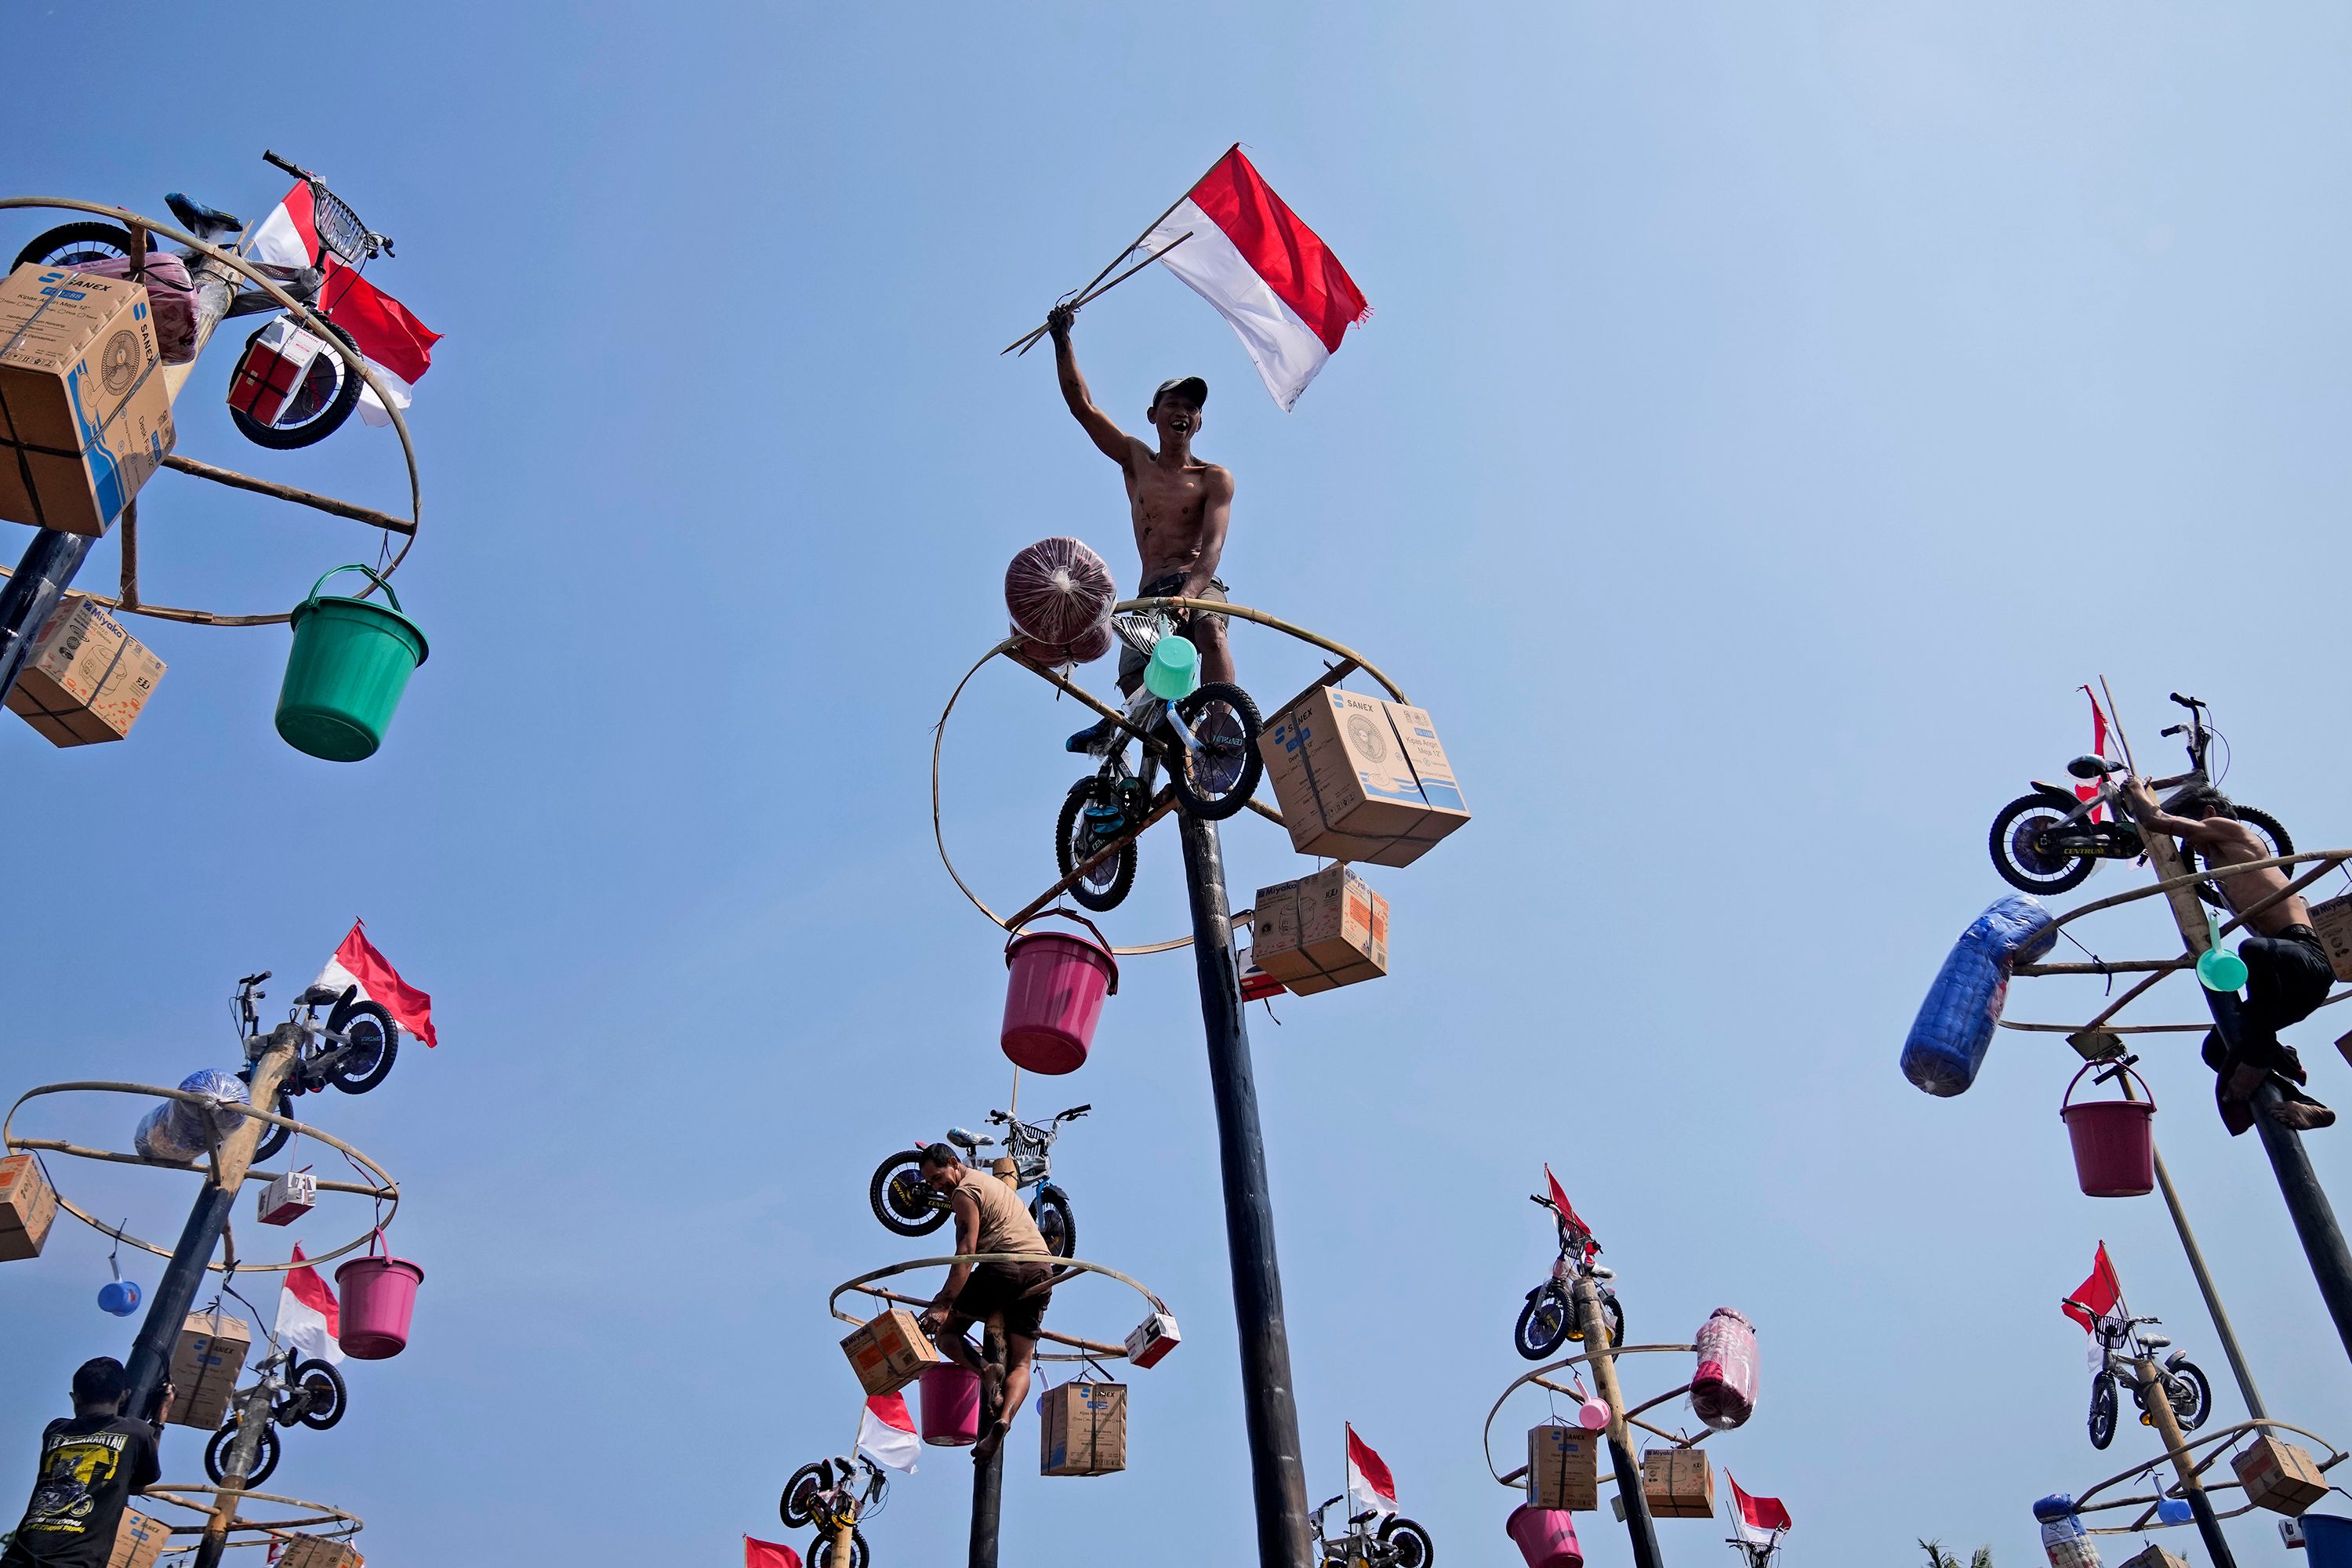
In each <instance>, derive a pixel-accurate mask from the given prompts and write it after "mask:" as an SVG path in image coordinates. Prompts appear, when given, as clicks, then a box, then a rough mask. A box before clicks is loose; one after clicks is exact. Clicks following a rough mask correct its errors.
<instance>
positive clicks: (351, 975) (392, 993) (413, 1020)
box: [310, 921, 434, 1046]
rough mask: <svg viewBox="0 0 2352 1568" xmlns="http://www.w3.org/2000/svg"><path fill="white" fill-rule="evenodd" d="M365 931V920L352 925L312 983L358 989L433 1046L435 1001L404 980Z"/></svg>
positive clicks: (328, 986)
mask: <svg viewBox="0 0 2352 1568" xmlns="http://www.w3.org/2000/svg"><path fill="white" fill-rule="evenodd" d="M365 928H366V922H365V921H352V934H351V935H349V936H347V937H345V938H343V945H342V946H341V947H339V948H337V949H335V956H334V957H332V958H331V959H329V960H327V967H326V968H324V969H321V970H320V971H319V978H318V979H316V980H313V981H312V982H310V984H313V985H323V986H326V987H327V988H329V989H330V990H333V991H341V990H342V989H343V988H344V987H346V986H350V985H356V986H358V987H359V988H360V995H361V996H362V997H363V998H365V999H366V1000H368V1001H370V1002H375V1003H380V1004H381V1005H383V1007H384V1008H385V1010H387V1011H388V1012H390V1013H391V1014H392V1017H393V1021H394V1023H396V1024H398V1025H399V1026H401V1027H402V1028H404V1029H405V1030H407V1031H408V1032H409V1033H410V1034H412V1035H415V1037H417V1038H418V1039H420V1040H423V1041H424V1042H425V1044H426V1045H428V1046H430V1045H432V1044H433V1043H434V1038H433V998H432V997H431V996H429V995H427V994H425V993H424V992H422V991H419V990H418V989H417V988H416V987H415V986H414V985H411V984H409V983H408V982H407V981H405V980H403V979H402V978H401V977H400V972H399V971H398V970H396V969H394V968H393V966H392V965H391V964H390V963H388V962H386V961H385V959H384V956H383V954H382V953H380V952H377V951H376V950H375V943H373V942H370V941H368V939H367V931H366V929H365Z"/></svg>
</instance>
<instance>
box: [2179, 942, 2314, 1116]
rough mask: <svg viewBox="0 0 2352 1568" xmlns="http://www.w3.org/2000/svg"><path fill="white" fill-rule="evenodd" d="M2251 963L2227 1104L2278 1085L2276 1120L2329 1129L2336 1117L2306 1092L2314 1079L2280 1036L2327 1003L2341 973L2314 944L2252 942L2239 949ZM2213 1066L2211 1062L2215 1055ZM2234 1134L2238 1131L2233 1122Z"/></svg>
mask: <svg viewBox="0 0 2352 1568" xmlns="http://www.w3.org/2000/svg"><path fill="white" fill-rule="evenodd" d="M2238 955H2239V956H2240V957H2241V958H2242V959H2244V960H2245V963H2246V1001H2245V1005H2244V1006H2243V1007H2242V1009H2241V1010H2240V1012H2239V1029H2238V1035H2239V1038H2238V1053H2237V1056H2236V1058H2234V1059H2233V1060H2231V1061H2230V1062H2228V1063H2227V1064H2226V1065H2224V1064H2216V1070H2217V1071H2218V1072H2220V1073H2221V1081H2220V1085H2219V1089H2220V1092H2221V1096H2222V1098H2223V1100H2224V1101H2225V1109H2224V1120H2225V1121H2231V1120H2232V1119H2231V1117H2230V1116H2229V1115H2228V1107H2227V1104H2226V1102H2227V1101H2230V1100H2249V1099H2251V1098H2252V1095H2253V1092H2254V1090H2255V1089H2259V1088H2260V1087H2261V1086H2262V1084H2263V1081H2264V1080H2266V1079H2267V1080H2268V1081H2270V1082H2272V1083H2275V1084H2276V1085H2278V1087H2279V1091H2280V1093H2281V1095H2282V1096H2283V1097H2284V1098H2283V1099H2282V1100H2279V1101H2278V1102H2277V1103H2276V1104H2275V1105H2273V1107H2272V1115H2273V1120H2275V1121H2279V1122H2281V1123H2282V1124H2284V1125H2286V1126H2291V1127H2294V1128H2295V1129H2297V1130H2298V1131H2309V1130H2311V1129H2315V1128H2320V1127H2326V1126H2327V1125H2329V1124H2330V1123H2332V1122H2333V1121H2335V1120H2336V1115H2335V1112H2333V1111H2331V1110H2328V1109H2327V1108H2326V1106H2324V1105H2321V1104H2320V1103H2319V1101H2317V1100H2314V1099H2313V1098H2312V1097H2311V1096H2310V1095H2308V1094H2306V1093H2305V1092H2304V1090H2303V1087H2302V1086H2303V1085H2304V1084H2305V1082H2306V1081H2307V1080H2308V1079H2309V1075H2308V1074H2307V1073H2306V1072H2305V1070H2304V1066H2303V1058H2301V1057H2299V1056H2297V1055H2296V1054H2295V1049H2294V1047H2293V1046H2290V1045H2288V1044H2287V1043H2286V1042H2285V1041H2284V1040H2282V1039H2280V1038H2279V1036H2278V1032H2279V1030H2281V1029H2283V1028H2285V1027H2286V1026H2288V1025H2290V1024H2297V1023H2300V1022H2302V1021H2303V1020H2304V1019H2305V1018H2307V1017H2309V1016H2311V1014H2312V1011H2313V1010H2314V1009H2315V1008H2316V1007H2317V1006H2318V1005H2319V1004H2320V1003H2322V1002H2324V1001H2326V999H2327V993H2328V990H2329V989H2330V988H2331V987H2332V986H2333V985H2334V984H2335V971H2334V970H2333V969H2332V968H2330V967H2329V966H2328V963H2327V959H2326V954H2325V953H2323V952H2320V951H2319V949H2318V948H2317V946H2316V945H2315V944H2314V943H2307V942H2295V941H2291V940H2289V939H2288V938H2285V937H2272V936H2258V937H2249V938H2248V939H2247V940H2246V941H2245V942H2242V943H2240V944H2239V947H2238ZM2207 1059H2208V1060H2209V1061H2210V1060H2211V1056H2210V1054H2209V1056H2208V1058H2207ZM2231 1131H2233V1132H2234V1131H2236V1127H2235V1125H2234V1122H2232V1126H2231Z"/></svg>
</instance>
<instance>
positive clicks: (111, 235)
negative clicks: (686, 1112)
mask: <svg viewBox="0 0 2352 1568" xmlns="http://www.w3.org/2000/svg"><path fill="white" fill-rule="evenodd" d="M97 246H105V247H108V248H109V249H110V250H111V251H112V252H113V255H111V256H106V255H101V254H100V253H99V252H98V251H97V250H96V249H94V248H92V247H97ZM59 252H65V253H66V254H65V255H64V256H62V257H61V256H59V255H58V253H59ZM130 254H131V231H130V230H129V229H127V228H125V227H123V226H121V224H119V223H61V224H59V225H58V226H57V227H55V228H48V229H43V230H42V231H41V232H40V233H38V234H37V235H35V236H34V237H32V239H31V241H30V242H29V243H27V244H26V247H25V248H24V249H22V250H20V251H18V252H17V253H16V260H15V261H14V262H12V263H10V264H9V269H10V270H11V271H14V270H15V269H16V268H19V267H29V266H31V265H32V264H33V263H35V262H39V263H41V264H42V265H44V266H47V267H73V266H77V265H88V264H89V262H92V261H112V260H115V259H117V258H121V257H125V256H129V255H130Z"/></svg>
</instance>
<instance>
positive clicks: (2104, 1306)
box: [2058, 1241, 2124, 1334]
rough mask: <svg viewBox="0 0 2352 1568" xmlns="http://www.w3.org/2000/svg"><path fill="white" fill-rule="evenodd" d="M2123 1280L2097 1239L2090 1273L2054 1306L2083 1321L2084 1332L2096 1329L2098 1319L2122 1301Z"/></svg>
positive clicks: (2080, 1321) (2102, 1243) (2103, 1243)
mask: <svg viewBox="0 0 2352 1568" xmlns="http://www.w3.org/2000/svg"><path fill="white" fill-rule="evenodd" d="M2123 1300H2124V1282H2123V1280H2122V1279H2120V1278H2119V1277H2118V1276H2117V1275H2116V1265H2115V1260H2114V1259H2113V1258H2109V1257H2108V1256H2107V1244H2106V1243H2105V1242H2104V1241H2103V1242H2101V1243H2099V1251H2098V1256H2097V1257H2096V1258H2093V1259H2092V1261H2091V1277H2090V1278H2089V1279H2085V1280H2084V1281H2083V1282H2082V1283H2081V1284H2080V1285H2077V1286H2075V1287H2074V1294H2073V1295H2071V1296H2069V1297H2067V1298H2066V1299H2065V1300H2063V1301H2061V1302H2059V1303H2058V1310H2060V1311H2062V1312H2063V1313H2065V1314H2066V1315H2067V1316H2068V1317H2070V1318H2072V1319H2074V1321H2076V1322H2078V1323H2080V1324H2082V1325H2083V1331H2084V1333H2086V1334H2091V1333H2096V1332H2098V1329H2099V1320H2100V1319H2101V1318H2104V1317H2105V1316H2107V1315H2108V1314H2109V1313H2111V1312H2114V1311H2116V1310H2118V1309H2119V1308H2121V1307H2122V1305H2123Z"/></svg>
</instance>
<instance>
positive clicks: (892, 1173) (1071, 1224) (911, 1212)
mask: <svg viewBox="0 0 2352 1568" xmlns="http://www.w3.org/2000/svg"><path fill="white" fill-rule="evenodd" d="M1093 1109H1094V1107H1093V1106H1091V1105H1074V1106H1072V1107H1070V1109H1069V1110H1065V1111H1061V1112H1059V1113H1057V1114H1056V1115H1055V1117H1054V1119H1053V1120H1052V1121H1048V1122H1046V1123H1045V1125H1044V1126H1042V1127H1041V1126H1038V1125H1035V1124H1034V1123H1032V1122H1027V1121H1017V1120H1015V1119H1014V1118H1013V1117H1012V1116H1010V1115H1008V1114H1006V1113H1005V1112H1003V1111H1002V1110H992V1111H990V1112H989V1113H988V1119H989V1120H990V1121H1001V1122H1003V1123H1004V1152H1005V1155H1006V1157H1007V1158H1009V1159H1010V1160H1012V1162H1013V1190H1014V1191H1015V1192H1019V1191H1022V1190H1024V1189H1026V1190H1027V1191H1028V1193H1029V1217H1030V1218H1031V1219H1033V1220H1035V1221H1036V1222H1037V1233H1038V1234H1039V1235H1040V1236H1043V1237H1045V1247H1046V1249H1047V1250H1048V1251H1050V1252H1051V1253H1053V1255H1054V1256H1055V1257H1056V1258H1076V1256H1077V1255H1078V1254H1077V1247H1078V1220H1077V1215H1075V1214H1073V1213H1072V1212H1071V1209H1070V1194H1067V1193H1066V1192H1064V1191H1063V1190H1062V1189H1061V1188H1059V1187H1057V1186H1055V1184H1053V1183H1052V1182H1050V1181H1048V1180H1046V1178H1047V1177H1048V1176H1050V1175H1052V1174H1053V1173H1054V1162H1053V1154H1052V1151H1053V1148H1054V1140H1055V1139H1056V1138H1058V1137H1060V1136H1061V1134H1062V1123H1063V1122H1065V1121H1076V1120H1077V1119H1078V1118H1079V1117H1081V1116H1084V1115H1085V1114H1086V1113H1087V1111H1089V1110H1093ZM947 1141H948V1142H950V1143H952V1144H954V1145H955V1146H956V1147H957V1148H959V1149H961V1150H962V1151H963V1152H964V1163H966V1164H968V1165H978V1164H979V1163H980V1152H981V1151H982V1149H986V1148H991V1147H993V1146H994V1144H995V1142H996V1140H995V1139H993V1138H979V1137H975V1136H973V1135H972V1134H971V1133H970V1132H967V1131H964V1130H963V1129H962V1128H961V1127H950V1128H949V1129H948V1136H947ZM866 1199H867V1201H868V1202H869V1203H871V1204H872V1205H874V1217H875V1218H876V1219H878V1220H880V1221H881V1222H882V1223H883V1224H884V1225H886V1226H889V1227H890V1229H892V1230H894V1231H896V1232H897V1233H898V1235H900V1236H929V1235H930V1234H931V1232H933V1231H935V1230H937V1229H939V1228H940V1226H943V1225H945V1224H946V1223H947V1222H948V1215H949V1214H950V1212H951V1209H952V1205H950V1202H949V1200H948V1198H947V1197H946V1196H945V1195H944V1194H940V1193H937V1192H934V1191H932V1190H931V1184H929V1182H926V1181H925V1180H923V1152H922V1151H921V1150H920V1149H901V1150H900V1151H898V1152H897V1153H896V1154H893V1155H891V1156H890V1157H889V1158H888V1159H887V1160H885V1161H883V1162H882V1163H880V1164H879V1165H877V1166H876V1167H875V1168H874V1179H873V1180H872V1181H870V1182H868V1183H867V1184H866Z"/></svg>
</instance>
